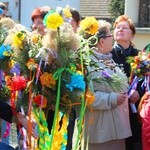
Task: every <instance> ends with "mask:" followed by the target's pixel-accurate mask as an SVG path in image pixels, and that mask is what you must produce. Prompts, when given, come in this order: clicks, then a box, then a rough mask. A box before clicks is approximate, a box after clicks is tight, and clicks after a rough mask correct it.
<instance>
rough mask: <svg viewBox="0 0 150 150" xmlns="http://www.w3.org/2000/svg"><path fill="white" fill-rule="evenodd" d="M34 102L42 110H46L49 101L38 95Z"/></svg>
mask: <svg viewBox="0 0 150 150" xmlns="http://www.w3.org/2000/svg"><path fill="white" fill-rule="evenodd" d="M33 101H34V103H35V104H36V105H37V106H39V107H41V108H45V107H46V106H47V99H46V97H44V96H43V95H40V94H39V95H37V96H36V97H35V98H34V100H33Z"/></svg>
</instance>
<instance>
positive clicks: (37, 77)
mask: <svg viewBox="0 0 150 150" xmlns="http://www.w3.org/2000/svg"><path fill="white" fill-rule="evenodd" d="M41 65H42V58H41V59H40V63H39V66H38V68H37V74H36V81H35V84H37V82H38V79H39V74H40V69H41Z"/></svg>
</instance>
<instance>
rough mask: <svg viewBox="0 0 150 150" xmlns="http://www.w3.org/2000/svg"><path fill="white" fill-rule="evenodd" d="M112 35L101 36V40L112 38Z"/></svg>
mask: <svg viewBox="0 0 150 150" xmlns="http://www.w3.org/2000/svg"><path fill="white" fill-rule="evenodd" d="M112 36H113V35H112V34H110V35H105V36H102V37H101V38H104V39H106V38H109V37H112Z"/></svg>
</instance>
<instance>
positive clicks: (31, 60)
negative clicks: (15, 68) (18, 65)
mask: <svg viewBox="0 0 150 150" xmlns="http://www.w3.org/2000/svg"><path fill="white" fill-rule="evenodd" d="M26 65H27V67H28V69H32V68H37V66H38V65H37V64H36V63H35V60H34V59H29V60H28V62H27V63H26Z"/></svg>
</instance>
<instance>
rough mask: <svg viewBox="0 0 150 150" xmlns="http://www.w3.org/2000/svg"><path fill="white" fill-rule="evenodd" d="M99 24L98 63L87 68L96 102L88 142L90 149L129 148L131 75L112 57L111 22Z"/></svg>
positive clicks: (93, 56)
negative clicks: (126, 141)
mask: <svg viewBox="0 0 150 150" xmlns="http://www.w3.org/2000/svg"><path fill="white" fill-rule="evenodd" d="M98 23H99V24H98V25H99V28H98V32H97V33H96V34H95V35H94V37H96V38H97V42H94V44H92V48H91V49H92V54H91V61H92V62H94V64H95V65H93V66H89V67H88V69H87V70H88V74H89V75H90V80H91V89H93V93H94V96H95V101H94V102H93V104H92V105H91V106H90V107H89V108H87V110H86V114H85V138H86V139H85V141H86V142H88V147H89V150H125V138H127V137H129V136H131V130H130V123H129V111H128V100H127V96H126V91H127V86H128V83H127V77H126V75H125V74H124V73H123V72H122V71H121V69H120V68H119V67H118V66H117V65H116V64H115V63H114V61H113V60H112V54H111V53H110V51H111V50H112V40H113V38H112V34H111V31H110V28H111V25H110V23H108V22H106V21H104V20H100V21H99V22H98ZM90 39H91V42H92V41H94V39H92V38H90Z"/></svg>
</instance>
